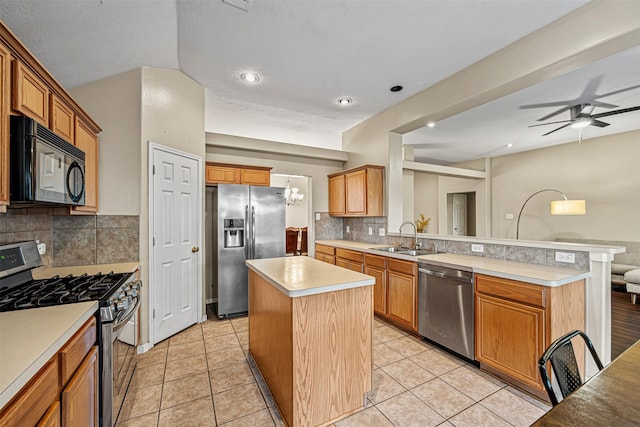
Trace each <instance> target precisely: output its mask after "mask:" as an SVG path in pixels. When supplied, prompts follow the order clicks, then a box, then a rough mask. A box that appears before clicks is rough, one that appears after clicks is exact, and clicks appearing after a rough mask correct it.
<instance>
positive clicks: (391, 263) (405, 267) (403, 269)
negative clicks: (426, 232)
mask: <svg viewBox="0 0 640 427" xmlns="http://www.w3.org/2000/svg"><path fill="white" fill-rule="evenodd" d="M416 265H417V264H416V263H415V262H411V261H401V260H398V259H391V258H389V259H388V260H387V269H389V270H391V271H397V272H398V273H404V274H408V275H409V276H415V275H416Z"/></svg>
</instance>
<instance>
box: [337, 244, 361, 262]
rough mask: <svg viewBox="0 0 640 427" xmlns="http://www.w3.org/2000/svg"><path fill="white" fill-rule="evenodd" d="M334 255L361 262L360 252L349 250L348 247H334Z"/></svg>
mask: <svg viewBox="0 0 640 427" xmlns="http://www.w3.org/2000/svg"><path fill="white" fill-rule="evenodd" d="M336 256H337V257H338V258H344V259H348V260H351V261H355V262H359V263H362V261H363V258H362V252H356V251H350V250H349V249H342V248H336Z"/></svg>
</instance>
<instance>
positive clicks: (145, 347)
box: [136, 342, 153, 354]
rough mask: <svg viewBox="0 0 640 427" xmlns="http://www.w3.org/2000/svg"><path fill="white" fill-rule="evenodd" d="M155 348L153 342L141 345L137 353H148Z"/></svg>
mask: <svg viewBox="0 0 640 427" xmlns="http://www.w3.org/2000/svg"><path fill="white" fill-rule="evenodd" d="M152 348H153V344H151V343H150V342H148V343H145V344H142V345H139V346H138V347H137V348H136V353H138V354H142V353H146V352H147V351H149V350H151V349H152Z"/></svg>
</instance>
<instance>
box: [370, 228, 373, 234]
mask: <svg viewBox="0 0 640 427" xmlns="http://www.w3.org/2000/svg"><path fill="white" fill-rule="evenodd" d="M369 236H373V227H369Z"/></svg>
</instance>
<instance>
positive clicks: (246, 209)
mask: <svg viewBox="0 0 640 427" xmlns="http://www.w3.org/2000/svg"><path fill="white" fill-rule="evenodd" d="M248 219H249V205H245V206H244V257H245V259H250V258H249V227H247V220H248Z"/></svg>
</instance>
